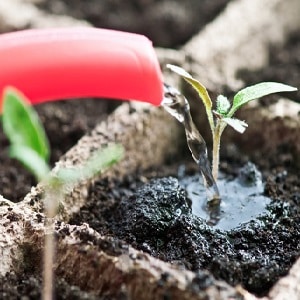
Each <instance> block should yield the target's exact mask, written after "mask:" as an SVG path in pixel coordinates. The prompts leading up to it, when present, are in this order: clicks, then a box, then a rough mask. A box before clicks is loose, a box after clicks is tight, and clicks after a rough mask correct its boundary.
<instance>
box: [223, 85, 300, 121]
mask: <svg viewBox="0 0 300 300" xmlns="http://www.w3.org/2000/svg"><path fill="white" fill-rule="evenodd" d="M296 90H297V88H295V87H292V86H289V85H286V84H282V83H278V82H261V83H258V84H255V85H252V86H249V87H246V88H244V89H242V90H240V91H239V92H238V93H237V94H236V95H235V96H234V98H233V105H232V108H231V110H230V112H229V113H228V116H229V117H231V116H232V115H233V114H234V113H235V112H236V111H237V110H238V109H239V108H240V107H241V106H242V105H244V104H246V103H248V102H249V101H251V100H255V99H257V98H260V97H263V96H266V95H269V94H273V93H279V92H294V91H296Z"/></svg>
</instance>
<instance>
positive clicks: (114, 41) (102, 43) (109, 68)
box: [0, 28, 163, 112]
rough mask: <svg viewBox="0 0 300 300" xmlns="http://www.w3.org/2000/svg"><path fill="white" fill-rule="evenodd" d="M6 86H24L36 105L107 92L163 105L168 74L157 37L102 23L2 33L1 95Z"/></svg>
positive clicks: (0, 48)
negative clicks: (164, 72)
mask: <svg viewBox="0 0 300 300" xmlns="http://www.w3.org/2000/svg"><path fill="white" fill-rule="evenodd" d="M6 86H14V87H16V88H17V89H19V90H21V91H22V92H23V93H24V94H25V95H26V96H27V97H28V99H29V100H30V101H31V103H32V104H36V103H41V102H44V101H49V100H59V99H62V98H63V99H68V98H72V97H73V98H74V97H104V98H117V99H132V100H139V101H144V102H149V103H151V104H153V105H159V104H160V103H161V101H162V99H163V84H162V74H161V70H160V67H159V63H158V60H157V57H156V55H155V52H154V49H153V47H152V43H151V41H150V40H148V39H147V38H146V37H145V36H142V35H138V34H133V33H127V32H120V31H114V30H107V29H96V28H67V29H66V28H65V29H33V30H25V31H19V32H13V33H6V34H2V35H0V89H1V94H2V93H3V90H4V88H5V87H6ZM1 98H2V97H1ZM1 109H2V99H0V112H1Z"/></svg>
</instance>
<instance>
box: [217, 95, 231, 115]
mask: <svg viewBox="0 0 300 300" xmlns="http://www.w3.org/2000/svg"><path fill="white" fill-rule="evenodd" d="M229 108H230V102H229V100H228V99H227V97H225V96H223V95H219V96H218V97H217V113H219V114H221V115H225V114H226V113H227V112H228V111H229Z"/></svg>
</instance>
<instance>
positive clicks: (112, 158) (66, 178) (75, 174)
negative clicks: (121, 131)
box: [56, 144, 124, 184]
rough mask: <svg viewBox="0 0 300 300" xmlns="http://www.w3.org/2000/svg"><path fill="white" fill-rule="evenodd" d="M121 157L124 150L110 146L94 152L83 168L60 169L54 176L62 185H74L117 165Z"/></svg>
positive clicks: (119, 146)
mask: <svg viewBox="0 0 300 300" xmlns="http://www.w3.org/2000/svg"><path fill="white" fill-rule="evenodd" d="M123 155H124V149H123V147H122V146H121V145H117V144H111V145H108V146H107V147H106V148H104V149H101V150H98V151H96V152H95V153H94V154H93V155H92V156H91V157H90V159H89V160H88V161H87V162H86V163H85V166H84V167H83V168H76V167H74V168H72V169H71V168H70V169H60V170H59V171H58V173H57V175H56V176H57V178H59V180H60V181H61V182H63V183H66V184H74V183H76V182H78V181H80V180H84V179H88V178H92V177H94V176H96V175H97V174H99V173H101V172H104V171H105V170H107V169H108V168H110V167H111V166H112V165H114V164H115V163H117V162H118V161H119V160H120V159H121V158H122V157H123Z"/></svg>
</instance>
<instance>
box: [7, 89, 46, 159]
mask: <svg viewBox="0 0 300 300" xmlns="http://www.w3.org/2000/svg"><path fill="white" fill-rule="evenodd" d="M26 102H27V101H26V98H25V96H24V95H22V94H21V93H20V92H19V91H17V90H16V89H14V88H11V87H10V88H6V89H5V91H4V101H3V116H2V122H3V130H4V132H5V134H6V136H7V137H8V139H9V140H10V143H11V144H12V145H13V146H17V145H18V146H24V147H27V148H30V149H32V150H34V151H36V152H37V154H38V155H39V156H40V157H41V158H43V159H44V160H48V157H49V152H50V150H49V144H48V140H47V137H46V134H45V131H44V129H43V126H42V125H41V123H40V120H39V118H38V115H37V113H36V112H35V110H34V109H33V108H32V107H31V106H30V105H28V104H27V103H26Z"/></svg>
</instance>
